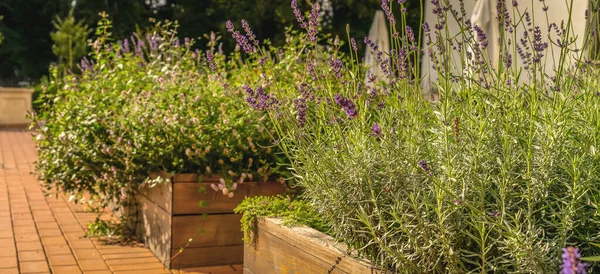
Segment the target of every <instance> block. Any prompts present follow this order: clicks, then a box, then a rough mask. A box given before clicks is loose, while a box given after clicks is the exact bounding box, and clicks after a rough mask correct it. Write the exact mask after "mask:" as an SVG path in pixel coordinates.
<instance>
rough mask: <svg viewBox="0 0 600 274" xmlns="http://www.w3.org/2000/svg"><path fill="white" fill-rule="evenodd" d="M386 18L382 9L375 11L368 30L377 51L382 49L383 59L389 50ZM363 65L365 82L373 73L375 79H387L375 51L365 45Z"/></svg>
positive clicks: (367, 81) (367, 83)
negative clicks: (365, 72)
mask: <svg viewBox="0 0 600 274" xmlns="http://www.w3.org/2000/svg"><path fill="white" fill-rule="evenodd" d="M386 25H387V20H386V19H385V14H384V13H383V11H380V10H378V11H376V12H375V18H374V19H373V24H372V25H371V29H370V30H369V39H371V41H372V42H373V43H374V44H375V45H377V47H378V49H379V51H382V52H383V54H384V56H385V57H383V59H386V60H388V61H387V62H389V59H387V55H388V54H389V52H390V37H389V33H388V30H387V26H386ZM365 66H366V67H367V68H368V70H367V75H366V76H365V84H366V85H369V80H368V78H369V75H371V74H372V75H375V77H377V81H381V80H384V81H387V80H388V79H387V77H386V76H385V74H384V73H383V71H382V70H381V67H380V66H379V63H378V62H377V53H376V52H373V49H371V48H370V47H369V46H367V49H366V54H365Z"/></svg>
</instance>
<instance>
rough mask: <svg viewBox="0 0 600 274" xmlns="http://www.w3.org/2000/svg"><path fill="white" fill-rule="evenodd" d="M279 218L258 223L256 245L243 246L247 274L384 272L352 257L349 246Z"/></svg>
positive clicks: (245, 272) (364, 273)
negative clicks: (348, 249) (286, 223)
mask: <svg viewBox="0 0 600 274" xmlns="http://www.w3.org/2000/svg"><path fill="white" fill-rule="evenodd" d="M282 223H283V222H282V221H281V220H280V219H275V218H264V219H262V220H259V221H258V225H257V229H256V231H255V240H256V241H255V243H254V244H253V246H249V245H246V246H245V247H244V274H262V273H288V274H290V273H298V274H300V273H302V274H309V273H353V274H367V273H382V271H380V270H378V269H377V268H376V267H374V266H373V265H371V264H370V263H369V262H368V261H365V260H361V259H357V258H354V257H351V256H349V255H348V254H347V252H346V250H347V248H346V246H345V245H344V244H341V243H338V242H336V241H335V240H334V239H333V238H331V237H330V236H327V235H326V234H324V233H322V232H319V231H317V230H315V229H312V228H308V227H292V228H290V227H286V226H284V225H283V224H282Z"/></svg>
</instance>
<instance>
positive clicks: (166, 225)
mask: <svg viewBox="0 0 600 274" xmlns="http://www.w3.org/2000/svg"><path fill="white" fill-rule="evenodd" d="M137 200H138V205H139V206H138V210H139V216H138V222H137V229H136V232H137V233H136V234H137V236H138V238H140V239H141V240H142V241H143V242H144V243H145V244H146V246H147V247H148V248H149V249H150V251H152V253H153V254H154V256H156V258H158V259H159V260H160V261H161V262H162V263H163V264H164V265H165V266H166V267H169V265H170V258H171V257H170V256H171V246H172V244H171V243H172V239H171V238H172V237H171V236H172V227H171V225H172V217H171V214H170V213H168V212H167V211H165V210H164V209H163V208H160V207H159V206H157V205H156V204H155V203H154V202H153V201H152V200H149V199H148V198H146V197H145V196H143V195H138V197H137Z"/></svg>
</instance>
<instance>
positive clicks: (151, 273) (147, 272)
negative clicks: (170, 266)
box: [114, 269, 171, 274]
mask: <svg viewBox="0 0 600 274" xmlns="http://www.w3.org/2000/svg"><path fill="white" fill-rule="evenodd" d="M114 274H171V272H170V271H168V270H164V269H142V270H123V271H115V272H114Z"/></svg>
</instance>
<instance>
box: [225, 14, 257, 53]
mask: <svg viewBox="0 0 600 274" xmlns="http://www.w3.org/2000/svg"><path fill="white" fill-rule="evenodd" d="M225 27H226V28H227V31H228V32H230V33H231V37H233V39H235V41H236V42H237V44H238V45H239V46H240V47H241V48H242V49H243V50H244V52H246V53H248V54H249V53H252V50H253V48H252V46H251V45H250V43H249V42H248V38H247V37H246V36H244V35H242V34H241V33H240V32H239V31H237V30H235V28H234V26H233V23H231V21H227V23H225Z"/></svg>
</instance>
